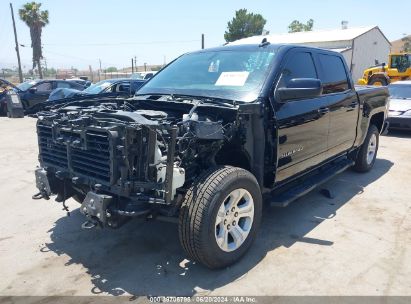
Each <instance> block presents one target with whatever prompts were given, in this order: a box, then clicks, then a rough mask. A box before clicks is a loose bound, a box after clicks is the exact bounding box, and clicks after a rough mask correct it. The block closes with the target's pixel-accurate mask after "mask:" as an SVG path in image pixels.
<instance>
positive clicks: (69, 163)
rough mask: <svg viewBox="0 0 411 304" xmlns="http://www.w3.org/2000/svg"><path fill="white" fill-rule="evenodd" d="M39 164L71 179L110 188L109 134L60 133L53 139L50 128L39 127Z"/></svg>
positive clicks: (105, 132) (112, 178) (103, 131)
mask: <svg viewBox="0 0 411 304" xmlns="http://www.w3.org/2000/svg"><path fill="white" fill-rule="evenodd" d="M37 133H38V139H39V152H40V160H41V161H42V163H43V164H44V165H45V166H50V167H54V168H56V169H57V170H63V171H68V172H70V173H71V175H72V176H79V177H86V178H88V179H91V180H93V181H98V182H102V183H104V184H111V183H113V181H114V176H113V174H112V173H111V172H112V170H111V156H110V153H111V152H110V149H111V148H110V138H109V132H108V131H106V130H102V131H96V130H85V131H82V132H71V131H67V130H59V131H58V132H57V133H58V134H55V135H54V137H53V129H52V127H51V126H49V125H42V124H39V125H38V127H37Z"/></svg>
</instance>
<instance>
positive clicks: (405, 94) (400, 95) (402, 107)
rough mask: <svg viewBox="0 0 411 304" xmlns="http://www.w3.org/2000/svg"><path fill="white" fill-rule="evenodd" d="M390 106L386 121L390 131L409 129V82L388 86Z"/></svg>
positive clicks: (410, 104)
mask: <svg viewBox="0 0 411 304" xmlns="http://www.w3.org/2000/svg"><path fill="white" fill-rule="evenodd" d="M388 90H389V91H390V96H391V97H390V106H389V112H388V121H389V123H390V125H389V128H390V129H391V128H392V129H411V80H407V81H397V82H394V83H392V84H390V85H389V86H388Z"/></svg>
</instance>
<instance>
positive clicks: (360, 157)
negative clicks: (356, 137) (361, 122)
mask: <svg viewBox="0 0 411 304" xmlns="http://www.w3.org/2000/svg"><path fill="white" fill-rule="evenodd" d="M379 135H380V133H379V131H378V129H377V127H376V126H375V125H370V127H369V128H368V132H367V136H366V137H365V140H364V143H363V144H362V145H361V148H360V150H359V152H358V154H357V159H356V160H355V165H354V170H355V171H357V172H368V171H370V170H371V168H372V167H373V166H374V163H375V159H376V158H377V152H378V145H379V141H380V138H379Z"/></svg>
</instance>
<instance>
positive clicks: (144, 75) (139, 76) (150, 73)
mask: <svg viewBox="0 0 411 304" xmlns="http://www.w3.org/2000/svg"><path fill="white" fill-rule="evenodd" d="M156 73H157V71H148V72H136V73H133V74H132V75H131V78H132V79H144V80H147V79H150V78H151V77H153V76H154V75H155V74H156Z"/></svg>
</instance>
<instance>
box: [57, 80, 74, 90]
mask: <svg viewBox="0 0 411 304" xmlns="http://www.w3.org/2000/svg"><path fill="white" fill-rule="evenodd" d="M57 87H58V88H59V89H70V88H71V86H70V84H69V83H68V82H62V81H58V82H57Z"/></svg>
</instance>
